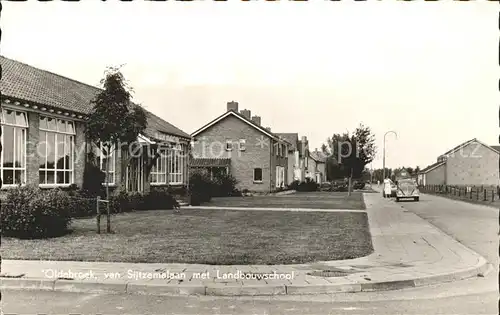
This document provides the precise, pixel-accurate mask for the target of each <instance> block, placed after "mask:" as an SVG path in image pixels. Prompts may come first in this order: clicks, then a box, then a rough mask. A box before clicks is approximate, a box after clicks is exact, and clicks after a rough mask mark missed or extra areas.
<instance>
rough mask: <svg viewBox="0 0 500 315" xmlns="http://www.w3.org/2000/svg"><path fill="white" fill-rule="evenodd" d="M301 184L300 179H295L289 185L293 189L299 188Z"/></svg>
mask: <svg viewBox="0 0 500 315" xmlns="http://www.w3.org/2000/svg"><path fill="white" fill-rule="evenodd" d="M299 185H300V181H299V180H294V181H293V182H292V183H291V184H290V185H288V187H289V188H290V189H292V190H297V191H298V190H299Z"/></svg>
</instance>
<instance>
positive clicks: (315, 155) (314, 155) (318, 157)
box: [309, 151, 326, 163]
mask: <svg viewBox="0 0 500 315" xmlns="http://www.w3.org/2000/svg"><path fill="white" fill-rule="evenodd" d="M309 156H310V157H311V159H313V160H314V161H316V162H319V163H326V155H325V154H324V153H323V152H321V151H309Z"/></svg>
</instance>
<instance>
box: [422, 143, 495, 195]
mask: <svg viewBox="0 0 500 315" xmlns="http://www.w3.org/2000/svg"><path fill="white" fill-rule="evenodd" d="M499 158H500V151H498V147H494V146H489V145H487V144H484V143H483V142H481V141H479V140H477V139H472V140H469V141H466V142H464V143H462V144H460V145H458V146H456V147H455V148H453V149H451V150H449V151H448V152H445V153H443V154H442V155H440V156H439V157H438V158H437V161H436V163H433V164H431V165H429V166H427V167H426V168H424V169H423V170H421V171H420V172H419V173H418V179H417V180H418V183H419V184H420V185H457V186H462V185H467V186H474V185H475V186H481V185H484V186H489V185H499V175H500V162H499Z"/></svg>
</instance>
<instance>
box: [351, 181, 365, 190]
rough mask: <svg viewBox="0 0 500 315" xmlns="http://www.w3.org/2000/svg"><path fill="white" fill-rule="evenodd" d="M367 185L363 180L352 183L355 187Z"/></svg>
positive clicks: (360, 187) (361, 187) (359, 187)
mask: <svg viewBox="0 0 500 315" xmlns="http://www.w3.org/2000/svg"><path fill="white" fill-rule="evenodd" d="M365 186H366V183H365V182H363V181H354V183H353V184H352V188H353V189H363V188H365Z"/></svg>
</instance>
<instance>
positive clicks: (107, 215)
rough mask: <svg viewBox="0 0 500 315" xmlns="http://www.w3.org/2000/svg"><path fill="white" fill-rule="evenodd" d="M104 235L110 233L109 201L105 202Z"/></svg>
mask: <svg viewBox="0 0 500 315" xmlns="http://www.w3.org/2000/svg"><path fill="white" fill-rule="evenodd" d="M106 210H107V213H106V233H111V210H110V209H109V200H106Z"/></svg>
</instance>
